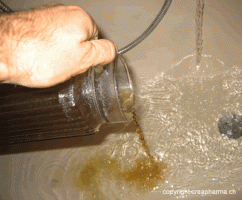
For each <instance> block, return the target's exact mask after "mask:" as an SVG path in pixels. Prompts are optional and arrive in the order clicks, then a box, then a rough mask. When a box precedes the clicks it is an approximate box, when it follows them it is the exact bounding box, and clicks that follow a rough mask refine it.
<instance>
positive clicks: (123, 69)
mask: <svg viewBox="0 0 242 200" xmlns="http://www.w3.org/2000/svg"><path fill="white" fill-rule="evenodd" d="M132 106H133V87H132V81H131V78H130V74H129V71H128V68H127V65H126V63H125V61H124V60H123V58H121V57H118V58H117V59H116V60H115V61H114V62H112V63H110V64H108V65H106V66H96V67H93V68H90V69H89V70H88V71H87V72H86V73H83V74H80V75H78V76H76V77H73V78H72V79H70V80H68V81H66V82H64V83H61V84H59V85H57V86H54V87H50V88H45V89H36V88H27V87H22V86H15V85H6V84H2V85H0V130H1V135H0V144H12V143H18V142H30V141H36V140H46V139H55V138H63V137H72V136H80V135H90V134H94V133H95V132H96V131H97V130H98V129H99V127H100V126H101V125H102V124H104V123H120V122H128V121H131V120H132V116H131V114H132Z"/></svg>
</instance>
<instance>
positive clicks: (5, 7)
mask: <svg viewBox="0 0 242 200" xmlns="http://www.w3.org/2000/svg"><path fill="white" fill-rule="evenodd" d="M0 9H1V10H2V11H3V12H5V13H11V12H13V11H12V10H11V9H10V8H9V7H8V6H7V5H6V4H5V3H3V2H2V1H1V0H0Z"/></svg>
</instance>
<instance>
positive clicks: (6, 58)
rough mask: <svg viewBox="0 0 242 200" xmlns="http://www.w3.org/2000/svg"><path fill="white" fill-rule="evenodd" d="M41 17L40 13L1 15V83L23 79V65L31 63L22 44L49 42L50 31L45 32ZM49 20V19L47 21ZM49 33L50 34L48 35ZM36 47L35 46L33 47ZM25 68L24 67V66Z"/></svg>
mask: <svg viewBox="0 0 242 200" xmlns="http://www.w3.org/2000/svg"><path fill="white" fill-rule="evenodd" d="M40 18H41V16H39V18H38V12H34V11H33V10H32V11H31V12H28V11H27V12H15V13H12V14H1V15H0V35H1V37H0V81H1V82H6V83H8V82H11V80H12V79H15V80H17V79H21V78H22V76H24V74H21V72H20V71H21V70H19V68H21V66H19V61H21V64H24V63H25V62H26V63H27V62H30V58H29V56H22V55H23V51H22V50H23V49H22V48H21V46H22V45H21V44H22V43H26V41H28V42H30V43H31V40H32V39H33V38H38V40H40V41H46V40H48V39H47V37H48V38H49V37H50V35H51V34H50V30H48V31H44V32H45V34H41V33H43V30H44V29H45V27H44V26H43V25H44V23H43V22H42V23H40V21H41V19H40ZM45 20H48V19H45ZM48 33H49V34H48ZM31 46H32V47H34V44H33V45H31ZM22 67H23V66H22Z"/></svg>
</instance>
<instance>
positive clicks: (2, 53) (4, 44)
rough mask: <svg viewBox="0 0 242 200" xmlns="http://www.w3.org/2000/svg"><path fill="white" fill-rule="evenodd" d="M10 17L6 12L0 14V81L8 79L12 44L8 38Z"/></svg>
mask: <svg viewBox="0 0 242 200" xmlns="http://www.w3.org/2000/svg"><path fill="white" fill-rule="evenodd" d="M10 18H11V17H10V16H8V15H6V14H1V15H0V35H1V37H0V81H1V82H2V81H6V80H8V79H10V77H9V70H10V69H9V68H11V66H12V62H11V57H12V56H11V55H12V48H13V46H12V45H11V43H13V41H11V40H10V37H11V35H12V33H11V32H12V30H11V29H12V28H11V27H9V25H10V23H9V21H10V20H11V19H10Z"/></svg>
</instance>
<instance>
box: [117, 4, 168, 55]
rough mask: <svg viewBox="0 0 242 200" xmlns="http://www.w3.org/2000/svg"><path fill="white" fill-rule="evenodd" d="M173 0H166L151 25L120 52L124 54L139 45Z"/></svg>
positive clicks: (155, 25)
mask: <svg viewBox="0 0 242 200" xmlns="http://www.w3.org/2000/svg"><path fill="white" fill-rule="evenodd" d="M171 2H172V0H165V2H164V4H163V6H162V8H161V10H160V12H159V13H158V14H157V16H156V18H155V19H154V21H153V22H152V23H151V25H150V26H149V27H148V28H147V29H146V30H145V31H144V32H143V33H142V34H141V35H140V36H139V37H138V38H137V39H136V40H134V41H133V42H131V43H130V44H128V45H127V46H125V47H124V48H122V49H120V50H118V54H124V53H126V52H127V51H129V50H131V49H133V48H134V47H135V46H137V45H138V44H139V43H141V42H142V41H143V40H144V39H145V38H146V37H147V36H148V35H149V34H150V33H151V32H152V31H153V30H154V29H155V28H156V27H157V25H158V24H159V23H160V21H161V20H162V18H163V17H164V16H165V14H166V12H167V10H168V8H169V7H170V5H171Z"/></svg>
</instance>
